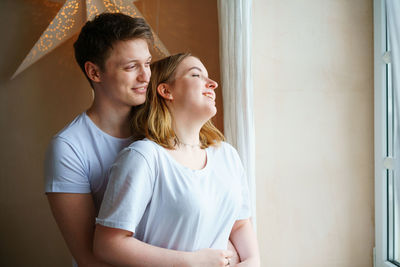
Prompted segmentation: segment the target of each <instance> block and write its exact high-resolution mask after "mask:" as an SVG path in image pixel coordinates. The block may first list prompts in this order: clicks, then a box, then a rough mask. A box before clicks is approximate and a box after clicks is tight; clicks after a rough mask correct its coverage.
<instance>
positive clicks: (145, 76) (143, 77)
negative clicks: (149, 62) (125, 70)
mask: <svg viewBox="0 0 400 267" xmlns="http://www.w3.org/2000/svg"><path fill="white" fill-rule="evenodd" d="M150 76H151V71H150V68H149V67H147V66H142V67H141V68H140V70H139V73H138V76H137V79H138V81H140V82H146V83H148V82H149V80H150Z"/></svg>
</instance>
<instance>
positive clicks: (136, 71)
mask: <svg viewBox="0 0 400 267" xmlns="http://www.w3.org/2000/svg"><path fill="white" fill-rule="evenodd" d="M152 41H153V36H152V34H151V30H150V27H149V26H148V25H147V24H146V23H145V21H144V20H143V19H141V18H132V17H130V16H127V15H123V14H111V13H105V14H101V15H99V16H97V17H96V18H95V19H94V20H92V21H89V22H87V23H86V24H85V26H84V27H83V28H82V30H81V32H80V34H79V37H78V40H77V41H76V42H75V44H74V48H75V58H76V60H77V62H78V64H79V66H80V67H81V69H82V71H83V73H84V74H85V76H86V78H87V79H88V81H89V83H90V85H91V86H92V88H93V91H94V99H93V103H92V105H91V107H90V108H89V109H88V110H87V111H86V112H83V113H82V114H80V115H79V116H77V117H76V118H75V119H74V120H73V121H72V122H71V123H70V124H69V125H67V126H66V127H65V128H64V129H63V130H61V131H60V132H59V133H58V134H57V135H55V136H54V137H53V139H52V141H51V143H50V145H49V148H48V151H47V155H46V160H45V179H46V188H45V191H46V193H47V197H48V200H49V204H50V207H51V210H52V212H53V216H54V218H55V220H56V222H57V224H58V226H59V228H60V230H61V233H62V235H63V237H64V239H65V241H66V243H67V246H68V248H69V250H70V252H71V254H72V256H73V257H74V259H75V262H74V264H75V266H76V265H78V266H79V267H86V266H96V267H97V266H99V267H105V266H108V265H107V264H105V263H102V262H100V260H98V259H97V258H96V257H95V256H94V255H93V249H92V248H93V235H94V226H95V217H96V216H97V214H98V210H99V208H100V204H101V201H102V198H103V194H104V191H105V188H106V186H107V181H108V180H107V176H108V170H109V168H110V166H111V164H112V163H113V161H114V160H115V158H116V156H117V154H118V152H119V151H120V150H121V149H122V148H124V147H126V146H127V145H129V143H130V142H131V140H130V138H129V137H130V127H129V118H130V113H131V110H132V107H133V106H137V105H140V104H143V103H144V101H145V97H146V89H147V85H148V83H149V79H150V61H151V55H150V52H149V49H148V45H149V44H151V43H152ZM215 253H216V252H215V251H212V250H206V251H199V252H198V253H194V255H191V256H190V257H189V259H190V261H188V262H184V263H185V264H186V265H190V266H195V265H196V263H197V264H199V263H201V262H204V260H208V259H209V258H212V257H211V256H213V255H215ZM229 255H230V254H229ZM176 256H180V254H177V253H171V257H172V259H177V260H179V261H180V263H182V259H183V257H176ZM174 257H175V258H174ZM236 258H237V254H236ZM236 258H232V259H231V261H230V263H231V264H233V263H235V262H236V261H237V259H236ZM185 259H186V258H185ZM192 263H193V264H192Z"/></svg>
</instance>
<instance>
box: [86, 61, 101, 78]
mask: <svg viewBox="0 0 400 267" xmlns="http://www.w3.org/2000/svg"><path fill="white" fill-rule="evenodd" d="M85 72H86V75H87V76H88V77H89V79H90V80H92V81H93V82H100V81H101V79H100V68H99V67H98V66H97V65H96V64H94V63H93V62H90V61H86V62H85Z"/></svg>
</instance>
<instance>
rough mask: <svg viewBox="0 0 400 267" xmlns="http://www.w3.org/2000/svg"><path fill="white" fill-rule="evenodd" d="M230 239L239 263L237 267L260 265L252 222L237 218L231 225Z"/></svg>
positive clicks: (255, 266) (256, 266)
mask: <svg viewBox="0 0 400 267" xmlns="http://www.w3.org/2000/svg"><path fill="white" fill-rule="evenodd" d="M230 240H231V241H232V243H233V245H234V246H235V248H236V250H237V252H238V254H239V257H240V260H241V261H242V262H241V263H239V264H237V265H234V266H237V267H239V266H240V267H242V266H243V267H245V266H246V267H258V266H260V254H259V250H258V242H257V237H256V235H255V232H254V230H253V227H252V224H251V222H250V220H249V219H245V220H237V221H236V222H235V224H234V225H233V228H232V231H231V235H230Z"/></svg>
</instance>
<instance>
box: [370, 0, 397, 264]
mask: <svg viewBox="0 0 400 267" xmlns="http://www.w3.org/2000/svg"><path fill="white" fill-rule="evenodd" d="M385 55H386V56H388V55H389V57H386V62H385ZM388 60H389V61H390V54H388V53H387V25H386V11H385V0H374V104H375V110H374V120H375V125H374V128H375V250H374V266H375V267H397V265H395V264H393V263H391V262H390V261H389V260H388V234H387V232H388V230H389V229H388V213H387V210H388V207H387V204H388V201H387V199H388V193H387V192H388V190H387V188H388V179H387V177H388V170H389V169H390V168H391V167H390V165H392V159H391V158H387V155H386V147H387V134H386V129H387V122H386V108H387V103H386V91H387V90H386V87H387V78H386V77H387V75H390V74H389V73H388V64H387V63H388V62H389V61H388Z"/></svg>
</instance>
